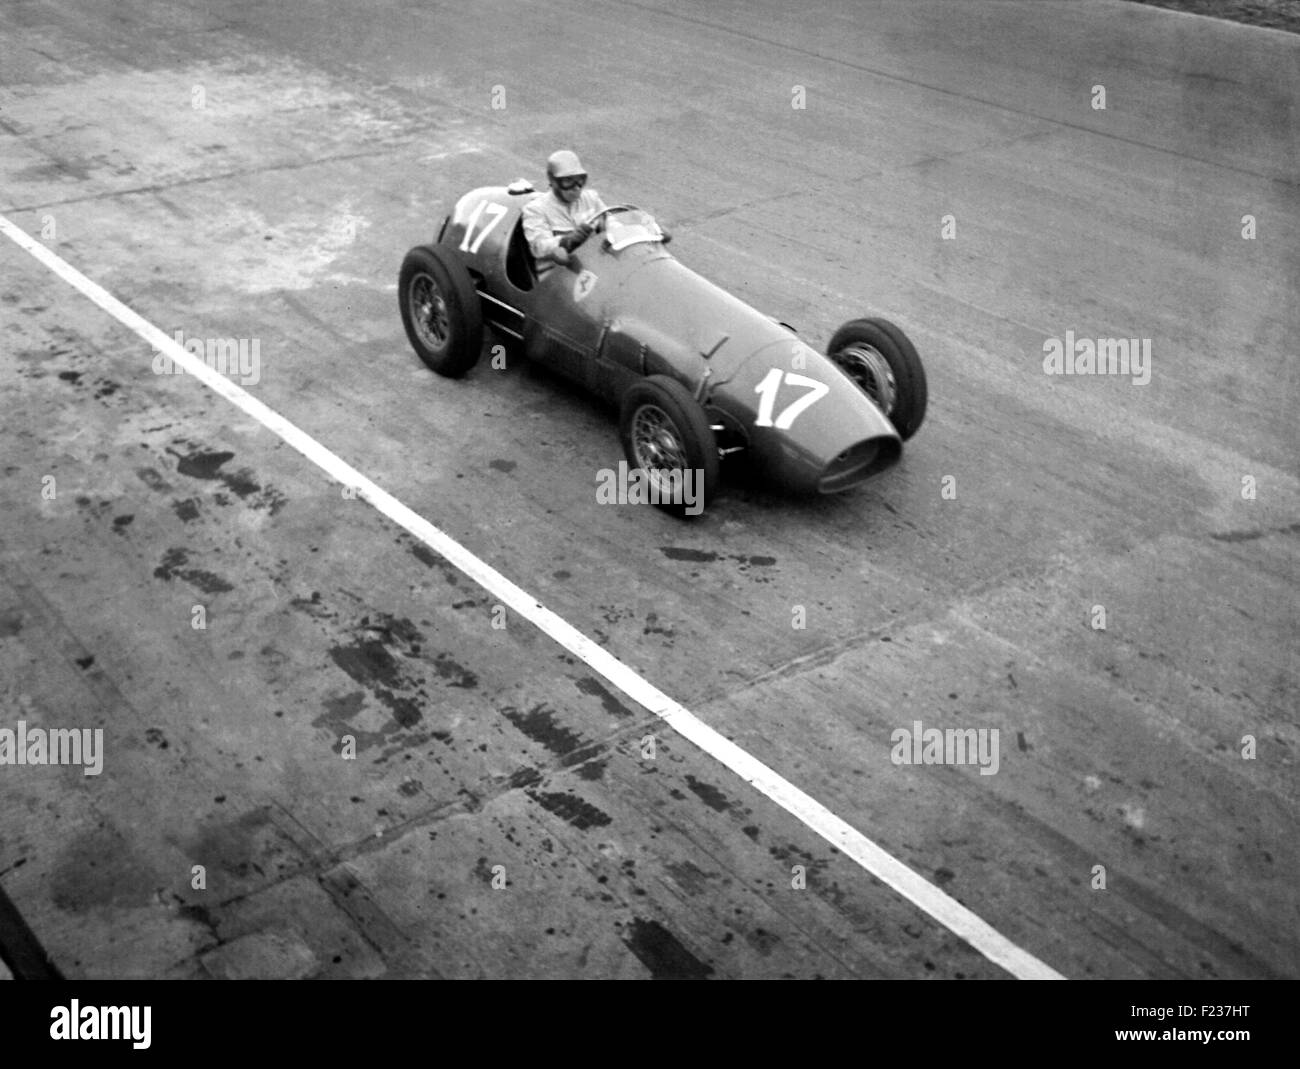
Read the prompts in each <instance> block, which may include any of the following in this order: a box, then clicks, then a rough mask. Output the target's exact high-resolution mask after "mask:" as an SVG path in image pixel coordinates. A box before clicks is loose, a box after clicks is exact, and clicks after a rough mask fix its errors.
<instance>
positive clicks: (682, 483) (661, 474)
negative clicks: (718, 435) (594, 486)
mask: <svg viewBox="0 0 1300 1069" xmlns="http://www.w3.org/2000/svg"><path fill="white" fill-rule="evenodd" d="M619 436H620V438H622V441H623V452H624V453H625V454H626V455H627V461H628V464H629V465H631V467H632V468H633V469H640V470H641V471H644V472H645V473H646V477H647V478H648V479H649V481H650V486H651V488H652V492H653V493H654V495H655V498H656V499H657V504H658V505H659V507H660V508H663V509H665V510H667V511H669V512H671V513H673V514H674V515H678V516H681V515H697V514H698V513H699V512H701V511H703V509H704V506H705V504H706V503H707V502H708V501H709V499H710V498H711V497H712V496H713V490H714V487H715V486H716V485H717V482H718V445H717V442H716V441H715V440H714V437H713V430H712V428H711V427H710V426H709V420H708V417H707V416H706V415H705V414H704V409H702V408H701V407H700V406H699V404H698V403H697V402H696V400H695V398H694V397H692V396H691V394H690V391H689V390H687V389H686V387H685V386H683V385H682V384H681V383H680V382H678V381H677V380H676V379H671V378H669V377H668V376H666V375H651V376H650V377H649V378H647V379H643V380H642V381H641V382H638V383H636V384H635V385H633V386H632V387H631V388H629V389H628V391H627V393H625V394H624V395H623V403H622V407H621V410H620V413H619ZM688 472H689V473H690V475H688V474H687V473H688Z"/></svg>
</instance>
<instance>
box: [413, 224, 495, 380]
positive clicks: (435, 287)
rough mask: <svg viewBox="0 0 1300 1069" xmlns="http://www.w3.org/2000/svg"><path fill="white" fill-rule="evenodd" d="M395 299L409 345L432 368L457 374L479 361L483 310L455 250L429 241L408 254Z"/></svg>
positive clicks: (439, 371)
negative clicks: (447, 250) (453, 252)
mask: <svg viewBox="0 0 1300 1069" xmlns="http://www.w3.org/2000/svg"><path fill="white" fill-rule="evenodd" d="M397 298H398V303H399V304H400V305H401V308H402V326H404V327H405V328H406V336H407V338H409V339H410V341H411V347H412V348H413V349H414V350H415V351H416V353H417V355H418V356H419V357H420V359H421V360H423V361H424V362H425V363H426V364H428V366H429V367H430V368H431V369H433V370H434V371H436V372H437V373H438V374H439V375H447V376H449V377H451V378H456V377H458V376H460V375H463V374H465V372H467V371H468V370H469V369H470V368H472V367H473V366H474V365H475V364H476V363H477V362H478V357H479V352H480V350H481V349H482V348H483V312H482V310H481V308H480V307H479V302H478V294H477V293H476V292H475V290H474V280H473V279H472V278H470V275H469V271H467V270H466V269H465V265H464V264H462V263H461V262H460V261H459V260H458V259H456V257H455V255H454V254H452V253H448V252H445V251H444V250H443V249H441V248H439V247H437V246H433V245H418V246H416V247H415V248H414V249H412V250H411V251H410V252H408V253H407V254H406V259H405V260H403V261H402V270H401V273H400V274H399V275H398V279H397Z"/></svg>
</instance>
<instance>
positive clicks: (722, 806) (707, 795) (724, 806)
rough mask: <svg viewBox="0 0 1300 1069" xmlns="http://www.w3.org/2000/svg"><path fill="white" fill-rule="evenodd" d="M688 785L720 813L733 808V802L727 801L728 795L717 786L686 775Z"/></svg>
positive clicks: (701, 799)
mask: <svg viewBox="0 0 1300 1069" xmlns="http://www.w3.org/2000/svg"><path fill="white" fill-rule="evenodd" d="M686 786H688V787H689V788H690V789H691V790H692V791H693V792H694V793H695V794H696V795H697V796H698V797H699V799H700V801H702V802H703V803H704V804H705V805H707V806H708V807H709V808H710V809H716V810H717V811H718V812H719V813H725V812H726V811H727V810H728V809H730V808H731V803H730V802H729V801H727V796H726V795H725V794H723V793H722V792H721V791H720V790H718V788H717V787H714V786H712V785H711V784H708V783H702V782H701V781H700V780H697V779H696V778H695V777H694V776H687V777H686Z"/></svg>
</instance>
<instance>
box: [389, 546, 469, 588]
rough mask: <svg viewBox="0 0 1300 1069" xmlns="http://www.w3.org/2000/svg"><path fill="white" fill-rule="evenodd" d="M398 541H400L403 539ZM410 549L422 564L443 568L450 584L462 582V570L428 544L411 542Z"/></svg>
mask: <svg viewBox="0 0 1300 1069" xmlns="http://www.w3.org/2000/svg"><path fill="white" fill-rule="evenodd" d="M398 541H399V543H400V541H401V539H399V540H398ZM410 549H411V553H412V554H414V556H415V559H416V560H418V561H419V562H420V563H421V564H425V565H427V566H428V567H430V568H438V569H441V571H442V574H443V578H445V579H446V580H447V582H448V583H449V584H450V585H452V586H456V584H457V583H459V582H460V572H458V571H457V570H456V566H455V565H454V564H452V563H451V562H450V561H447V560H444V559H443V558H442V557H440V556H438V554H436V553H435V552H434V551H433V550H431V549H430V548H429V547H428V546H426V545H422V544H421V543H419V542H414V543H411V546H410Z"/></svg>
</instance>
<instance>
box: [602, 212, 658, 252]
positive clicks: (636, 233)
mask: <svg viewBox="0 0 1300 1069" xmlns="http://www.w3.org/2000/svg"><path fill="white" fill-rule="evenodd" d="M605 238H606V240H608V242H609V247H610V251H612V252H618V251H619V250H620V249H626V248H627V247H628V246H629V245H635V244H637V242H640V241H663V238H664V235H663V231H662V230H660V229H659V224H658V223H656V222H655V220H654V216H653V215H651V214H650V213H649V212H646V211H642V210H641V209H640V208H632V209H630V210H628V211H625V212H610V213H609V214H608V215H607V216H605Z"/></svg>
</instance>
